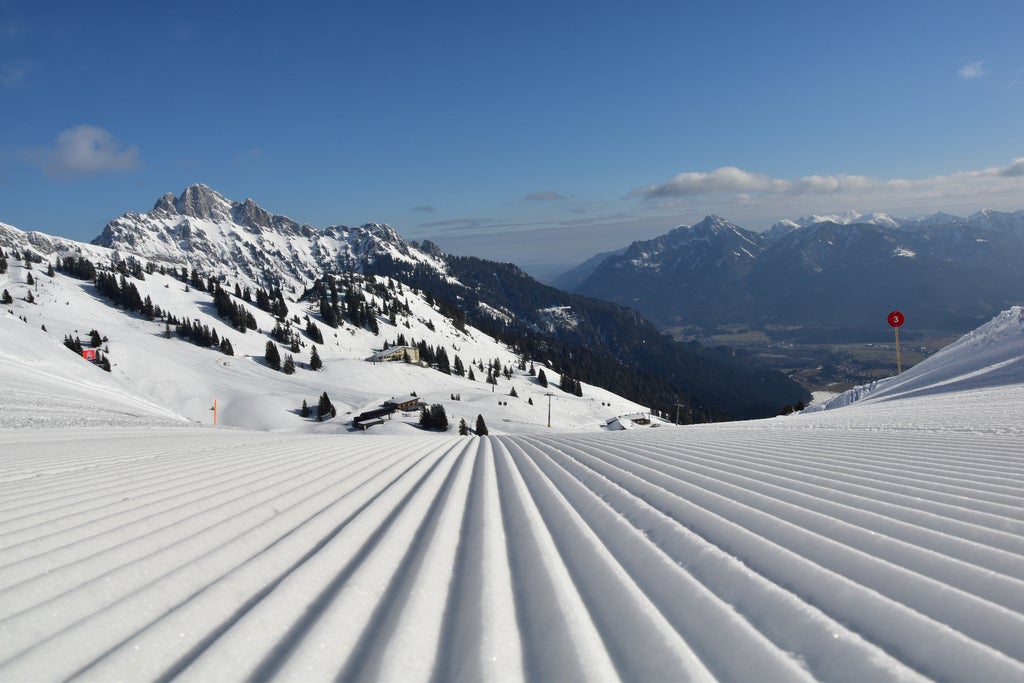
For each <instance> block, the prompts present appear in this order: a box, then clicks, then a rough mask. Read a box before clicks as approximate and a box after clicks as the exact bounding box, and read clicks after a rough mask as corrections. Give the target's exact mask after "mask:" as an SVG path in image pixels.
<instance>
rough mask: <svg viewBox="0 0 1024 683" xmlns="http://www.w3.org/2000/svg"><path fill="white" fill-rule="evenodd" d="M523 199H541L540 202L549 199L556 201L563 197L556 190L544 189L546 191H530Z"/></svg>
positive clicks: (548, 200)
mask: <svg viewBox="0 0 1024 683" xmlns="http://www.w3.org/2000/svg"><path fill="white" fill-rule="evenodd" d="M524 199H530V200H535V201H542V202H550V201H558V200H560V199H565V197H563V196H562V195H560V194H558V193H557V192H552V191H551V190H546V191H543V192H531V193H530V194H528V195H526V197H524Z"/></svg>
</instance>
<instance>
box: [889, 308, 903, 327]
mask: <svg viewBox="0 0 1024 683" xmlns="http://www.w3.org/2000/svg"><path fill="white" fill-rule="evenodd" d="M904 320H905V318H904V317H903V314H902V313H900V312H899V311H893V312H892V313H890V314H889V324H890V325H892V326H893V327H900V326H901V325H902V324H903V321H904Z"/></svg>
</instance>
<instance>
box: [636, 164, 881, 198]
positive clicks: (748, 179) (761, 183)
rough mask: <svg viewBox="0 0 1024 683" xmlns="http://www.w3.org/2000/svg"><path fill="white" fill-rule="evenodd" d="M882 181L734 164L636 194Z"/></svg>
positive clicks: (803, 190)
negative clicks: (781, 174) (782, 173)
mask: <svg viewBox="0 0 1024 683" xmlns="http://www.w3.org/2000/svg"><path fill="white" fill-rule="evenodd" d="M881 182H882V181H879V180H877V179H875V178H869V177H867V176H860V175H811V176H805V177H803V178H795V179H786V178H772V177H771V176H768V175H765V174H764V173H751V172H749V171H744V170H743V169H741V168H736V167H735V166H724V167H722V168H717V169H715V170H714V171H710V172H707V173H703V172H690V173H680V174H679V175H677V176H676V177H675V178H672V180H669V181H668V182H666V183H662V184H660V185H648V186H647V187H641V188H639V189H637V190H634V191H633V192H632V193H631V194H632V195H633V196H638V197H643V198H644V199H663V198H669V197H694V196H703V195H710V194H721V193H737V194H753V193H761V194H765V193H767V194H834V193H839V192H844V191H848V190H864V189H869V188H872V187H875V186H877V185H878V184H880V183H881Z"/></svg>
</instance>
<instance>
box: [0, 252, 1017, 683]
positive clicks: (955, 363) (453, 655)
mask: <svg viewBox="0 0 1024 683" xmlns="http://www.w3.org/2000/svg"><path fill="white" fill-rule="evenodd" d="M17 275H21V273H20V272H18V273H17ZM45 277H46V276H41V277H40V278H39V279H40V280H43V282H44V286H42V287H41V288H40V296H39V298H40V299H46V298H47V297H48V296H52V295H53V294H56V293H60V294H65V292H64V291H62V290H57V289H55V288H51V287H50V286H48V285H46V284H45V283H48V282H49V280H46V279H45ZM57 279H58V281H59V277H58V278H57ZM151 280H152V282H153V284H154V285H155V287H154V289H159V288H160V286H161V285H160V283H161V282H163V280H161V279H160V278H159V277H153V278H149V279H147V280H146V282H150V281H151ZM8 284H9V283H8ZM18 293H19V296H20V295H22V294H23V291H22V290H19V292H18ZM182 295H183V293H182ZM75 303H76V304H77V303H79V302H78V301H77V300H76V301H75ZM60 307H65V306H64V302H63V301H56V302H53V303H52V305H50V304H48V305H47V306H46V309H47V310H50V311H55V310H58V309H59V308H60ZM15 310H16V312H17V313H18V314H19V315H23V316H25V317H29V319H30V322H28V323H26V322H25V321H23V320H19V319H18V317H16V316H12V315H9V314H6V312H4V313H0V335H2V339H3V340H4V342H5V351H7V353H5V356H4V358H3V359H0V386H2V387H3V388H4V391H3V392H0V400H5V401H9V402H8V403H4V404H2V409H0V420H4V419H9V415H10V409H11V407H12V406H16V405H20V404H21V403H22V400H20V397H26V393H25V392H26V391H27V392H28V394H27V399H28V400H27V401H25V402H26V403H28V404H30V405H31V408H30V409H27V410H25V411H24V412H25V413H28V412H30V411H31V412H34V413H36V414H39V415H63V416H65V417H66V419H67V420H68V421H67V422H66V423H64V424H60V423H55V425H56V426H59V428H57V429H51V428H45V427H44V426H43V425H42V424H39V423H37V424H35V425H34V426H35V427H38V428H33V429H9V428H8V429H3V428H0V549H2V552H0V633H2V634H3V637H2V638H0V679H3V680H12V681H14V680H68V679H73V678H82V679H91V680H123V679H139V680H157V679H159V680H169V679H181V680H241V679H246V680H270V679H274V680H328V679H330V680H370V679H372V680H504V679H511V680H582V679H588V680H636V681H640V680H643V681H647V680H660V679H663V678H665V677H666V676H667V675H668V676H670V677H671V678H672V679H674V680H675V679H679V680H684V679H685V680H690V679H697V680H707V681H711V680H743V681H748V680H779V681H782V680H785V681H808V682H810V681H815V680H837V679H843V680H857V681H879V680H886V681H914V682H916V681H926V680H985V681H1017V680H1022V679H1024V640H1022V639H1021V638H1020V634H1021V633H1022V632H1024V516H1022V514H1021V510H1024V419H1022V418H1024V374H1022V368H1024V360H1022V359H1024V313H1022V311H1021V310H1020V309H1019V308H1017V309H1011V310H1008V311H1006V312H1004V313H1003V314H1001V315H1000V316H998V317H997V318H996V319H995V320H994V321H993V322H992V323H990V324H989V325H987V326H984V327H982V328H979V329H978V330H977V331H976V332H974V333H973V334H971V335H968V336H967V337H965V338H964V339H962V340H961V341H960V342H958V343H957V344H955V345H953V346H951V347H949V348H948V349H947V350H946V351H944V352H942V353H940V354H936V355H935V356H933V357H932V358H930V359H929V361H927V362H925V363H921V364H920V365H918V366H916V367H915V368H913V369H911V370H910V371H908V372H906V373H904V374H903V375H901V376H900V377H898V378H894V379H893V380H892V381H891V382H889V383H888V384H887V385H885V386H883V385H882V383H879V385H878V387H876V390H875V391H873V392H870V393H869V394H868V396H867V397H866V398H865V399H864V400H861V401H855V402H852V403H849V404H848V405H846V406H845V407H842V408H840V409H835V410H827V411H820V412H813V413H804V414H797V415H793V416H789V417H784V418H781V417H780V418H774V419H769V420H758V421H752V422H734V423H728V424H710V425H699V426H691V427H675V426H671V425H665V426H662V427H660V428H657V429H651V428H642V429H636V430H630V431H627V432H625V433H608V432H604V431H601V430H598V429H596V428H584V427H583V426H582V423H581V426H580V428H579V429H570V430H568V431H562V430H559V429H552V430H547V429H543V428H541V429H536V430H534V431H533V432H532V433H527V431H517V432H515V433H511V432H510V433H507V434H505V435H501V436H490V437H484V438H476V437H457V436H449V437H437V436H434V437H430V436H423V435H419V434H417V433H415V432H414V431H413V430H412V429H411V428H403V429H397V428H396V429H394V430H393V431H391V432H389V433H388V435H387V436H383V437H378V438H373V437H366V438H338V437H337V436H336V435H334V434H331V433H327V434H303V435H299V434H295V433H287V434H268V433H266V432H253V431H247V430H236V429H211V428H208V427H176V428H171V427H169V426H168V424H169V423H168V420H169V419H170V420H173V417H171V416H168V415H166V414H165V413H163V412H162V411H160V410H154V409H153V408H152V406H151V405H149V404H137V405H133V404H135V400H134V398H133V396H130V395H128V394H127V393H126V394H124V395H123V396H122V397H121V398H123V400H112V398H113V396H114V395H113V394H111V393H109V392H107V393H104V389H105V388H109V389H114V393H115V394H116V389H115V388H114V387H112V386H110V387H104V386H101V385H100V384H99V383H95V382H92V381H91V378H92V376H91V375H90V374H89V373H93V372H99V371H98V370H96V369H95V368H92V367H91V366H90V367H86V366H85V365H82V364H78V365H75V364H72V363H70V362H68V363H65V362H63V361H58V362H56V363H55V362H54V358H55V357H54V356H53V354H52V353H47V352H46V351H45V349H44V346H45V344H46V341H45V340H46V339H47V337H46V335H45V333H43V332H42V331H41V330H39V329H38V325H36V324H35V323H37V322H38V317H37V315H38V314H37V313H33V312H30V311H28V309H27V308H25V307H20V306H19V307H18V308H16V309H15ZM52 318H53V320H54V321H56V319H57V318H58V316H57V314H56V313H53V314H52ZM54 324H56V323H54ZM146 334H148V335H149V336H150V337H155V336H158V335H154V334H152V333H148V332H147V331H140V335H146ZM340 336H341V337H347V336H349V335H348V332H347V331H346V332H343V333H342V334H341V335H340ZM156 341H157V340H154V341H153V342H152V343H153V344H154V347H153V348H154V349H156V348H158V347H156V346H155V344H156ZM127 342H128V337H127V336H126V337H125V339H123V340H121V339H119V340H117V341H115V340H113V339H112V340H111V355H112V356H113V355H114V354H115V353H116V351H115V346H117V347H120V346H121V345H123V344H127ZM181 348H182V349H184V348H187V345H181ZM12 351H13V352H17V353H19V354H20V353H24V354H25V356H24V358H25V360H24V362H22V363H17V362H15V361H14V359H12V355H13V353H12ZM37 352H38V353H37ZM196 352H197V353H207V352H205V351H199V350H197V351H196ZM178 353H184V352H183V351H180V352H179V351H173V352H170V353H169V354H168V355H169V356H171V358H172V360H173V356H175V355H177V354H178ZM72 358H73V356H71V355H70V354H69V355H68V357H67V359H72ZM197 358H198V356H197ZM65 360H66V359H65ZM77 362H78V361H76V363H77ZM72 365H75V367H74V368H72ZM254 367H255V366H254V364H253V363H251V362H250V361H246V360H242V359H239V360H237V361H236V362H233V364H232V366H231V368H224V367H222V366H220V367H219V364H218V363H214V362H211V363H209V364H208V365H207V366H206V372H207V373H209V374H213V373H220V372H224V371H227V370H229V369H233V371H234V372H239V373H248V372H250V371H254ZM398 368H401V364H399V365H398V366H396V369H398ZM115 370H116V368H115ZM416 372H424V371H423V370H417V371H416ZM425 372H429V371H425ZM104 374H105V373H100V376H102V375H104ZM435 374H436V373H435ZM334 377H335V378H337V375H335V376H334ZM413 377H415V375H414V374H408V375H404V378H405V379H406V380H410V379H411V378H413ZM40 379H44V380H45V382H47V383H49V384H44V385H42V386H43V387H45V390H44V391H37V390H36V382H38V381H39V380H40ZM518 379H519V378H518V377H517V379H516V380H515V381H518ZM379 382H380V383H379V384H378V388H379V389H381V390H383V389H384V388H385V386H384V384H383V381H382V380H381V381H379ZM104 384H105V383H104ZM254 386H260V387H262V386H263V384H262V383H261V384H259V385H254ZM318 386H322V384H319V383H318ZM333 386H334V385H332V387H333ZM467 386H468V385H467ZM516 386H519V385H516ZM338 388H339V389H342V387H338ZM276 390H277V387H274V388H272V389H271V391H272V392H273V391H276ZM51 392H54V393H51ZM63 392H66V395H65V394H64V393H63ZM332 395H333V394H332ZM97 397H99V398H98V399H97ZM495 397H496V396H494V395H485V396H478V395H475V394H474V395H473V396H472V397H468V398H469V401H471V402H472V406H473V410H474V411H475V410H477V409H478V406H479V407H483V406H484V405H485V404H486V403H491V404H492V406H493V403H494V401H493V398H495ZM514 401H515V399H511V398H509V403H510V404H513V405H515V404H514ZM565 405H566V404H560V405H556V408H555V411H554V414H555V415H556V418H555V419H561V418H560V416H561V414H562V413H561V410H562V409H563V408H564V406H565ZM98 406H102V407H103V408H104V410H102V411H98V410H97V407H98ZM492 410H494V411H496V412H495V413H493V415H495V416H497V415H500V414H501V413H499V412H497V411H498V410H499V409H498V408H497V407H492ZM511 410H517V411H518V408H514V409H510V412H511ZM90 415H91V417H93V418H95V419H93V420H92V421H89V422H86V421H84V416H90ZM506 416H507V417H509V418H510V419H515V417H514V415H511V414H509V413H507V414H506ZM593 417H594V416H593V415H591V416H589V417H588V418H587V419H588V420H591V419H592V418H593ZM491 419H492V418H490V417H489V418H488V423H489V424H492V422H491ZM531 419H535V418H531ZM584 421H586V420H584ZM132 423H134V424H135V425H136V426H135V427H134V428H132V427H129V426H128V425H129V424H132ZM494 423H496V424H502V425H503V426H504V425H510V424H512V423H511V422H504V421H502V420H500V419H497V417H495V418H494ZM7 426H9V424H8V425H7ZM392 426H393V425H392ZM84 427H88V428H84ZM509 429H511V427H509ZM517 429H518V428H517ZM325 431H332V430H330V428H329V427H328V428H326V429H325ZM371 433H372V431H371ZM325 644H326V645H325Z"/></svg>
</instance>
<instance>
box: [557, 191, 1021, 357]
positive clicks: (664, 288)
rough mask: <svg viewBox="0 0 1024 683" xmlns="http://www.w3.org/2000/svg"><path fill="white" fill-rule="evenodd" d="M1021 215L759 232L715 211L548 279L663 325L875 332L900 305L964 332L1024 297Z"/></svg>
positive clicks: (872, 220)
mask: <svg viewBox="0 0 1024 683" xmlns="http://www.w3.org/2000/svg"><path fill="white" fill-rule="evenodd" d="M1022 264H1024V211H1017V212H1014V213H1003V212H998V211H980V212H978V213H976V214H973V215H971V216H969V217H967V218H961V217H958V216H951V215H949V214H935V215H933V216H928V217H923V218H913V219H898V218H894V217H892V216H888V215H886V214H873V215H870V216H863V215H860V214H856V213H851V214H845V215H841V216H811V217H809V218H803V219H800V220H796V221H793V220H787V221H782V222H779V223H777V224H776V225H774V226H772V228H771V229H769V230H767V231H765V232H763V233H756V232H753V231H750V230H745V229H743V228H741V227H739V226H737V225H734V224H732V223H730V222H728V221H726V220H725V219H723V218H720V217H718V216H708V217H706V218H705V219H704V220H702V221H701V222H699V223H696V224H694V225H692V226H681V227H678V228H676V229H674V230H672V231H670V232H668V233H667V234H665V235H662V236H661V237H658V238H655V239H653V240H646V241H638V242H634V243H633V244H631V245H630V246H629V247H628V248H626V249H625V250H624V251H622V252H621V253H620V252H616V253H612V254H609V255H606V256H603V257H601V258H597V257H595V258H593V259H590V260H589V261H587V262H586V263H585V264H583V265H581V266H580V267H578V268H576V269H574V270H573V271H570V272H568V273H566V274H565V275H563V276H562V277H560V278H558V279H557V280H556V281H555V283H554V284H555V286H561V287H564V288H566V289H568V290H570V291H573V292H576V293H579V294H584V295H587V296H593V297H597V298H600V299H604V300H607V301H612V302H615V303H619V304H623V305H627V306H631V307H633V308H635V309H636V310H637V311H639V312H640V313H641V314H643V315H644V316H645V317H647V318H648V319H649V320H651V321H653V322H654V323H655V324H656V325H658V326H659V327H660V328H661V329H676V330H678V329H688V330H694V331H696V330H701V331H704V332H709V331H713V330H715V329H716V328H720V327H722V326H725V325H737V324H739V325H748V326H751V325H752V326H775V327H793V328H799V329H800V330H802V332H801V334H810V335H812V336H814V335H817V336H819V337H822V338H824V337H830V336H836V335H839V336H844V337H846V338H847V339H851V338H855V337H856V336H857V335H862V334H868V335H877V332H878V330H883V331H884V330H886V329H887V328H886V326H885V323H884V321H885V316H886V314H887V313H888V312H889V311H891V310H893V309H900V310H902V311H903V312H904V313H905V314H906V316H907V321H908V325H910V324H912V325H913V327H914V328H916V329H919V330H929V331H943V332H963V331H966V330H969V329H972V328H974V327H976V326H977V325H978V324H980V323H981V322H982V321H984V320H988V319H990V318H991V317H992V316H993V315H995V314H996V313H998V312H999V311H1001V310H1004V309H1006V308H1008V307H1009V306H1012V305H1014V304H1018V303H1020V302H1021V301H1022V299H1024V267H1022Z"/></svg>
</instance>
